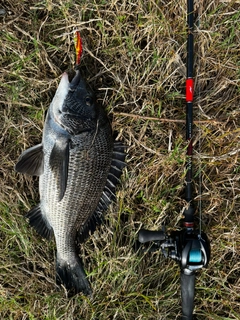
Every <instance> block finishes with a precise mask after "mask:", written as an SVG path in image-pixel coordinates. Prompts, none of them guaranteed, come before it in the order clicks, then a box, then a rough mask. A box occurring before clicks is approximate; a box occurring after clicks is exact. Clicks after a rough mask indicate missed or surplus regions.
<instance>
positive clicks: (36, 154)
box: [15, 144, 44, 176]
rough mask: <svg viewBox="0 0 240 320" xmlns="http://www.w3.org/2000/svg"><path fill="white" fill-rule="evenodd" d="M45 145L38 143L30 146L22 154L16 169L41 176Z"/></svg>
mask: <svg viewBox="0 0 240 320" xmlns="http://www.w3.org/2000/svg"><path fill="white" fill-rule="evenodd" d="M43 156H44V154H43V146H42V144H38V145H36V146H34V147H32V148H29V149H27V150H25V151H23V153H22V154H21V156H20V158H19V160H18V162H17V164H16V166H15V170H16V171H17V172H21V173H27V174H29V175H31V176H40V175H41V174H43V169H44V160H43Z"/></svg>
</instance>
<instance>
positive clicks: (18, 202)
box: [0, 0, 240, 320]
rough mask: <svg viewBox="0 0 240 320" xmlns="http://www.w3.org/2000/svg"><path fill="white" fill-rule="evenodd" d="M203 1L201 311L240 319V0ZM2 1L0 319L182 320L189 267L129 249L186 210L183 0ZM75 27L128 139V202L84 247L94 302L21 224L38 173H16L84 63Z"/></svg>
mask: <svg viewBox="0 0 240 320" xmlns="http://www.w3.org/2000/svg"><path fill="white" fill-rule="evenodd" d="M197 5H198V11H199V13H200V25H199V26H196V29H195V35H196V46H195V49H196V55H195V65H196V68H195V70H196V95H195V96H196V97H195V107H194V113H195V119H196V120H198V122H196V125H195V127H194V130H195V141H194V146H195V155H196V157H195V160H194V161H195V172H196V176H195V195H196V203H198V202H199V201H200V197H199V195H198V188H199V181H200V180H199V179H200V178H199V172H200V171H201V182H202V196H201V198H202V216H203V228H204V230H205V231H206V232H207V234H208V235H209V237H210V239H211V246H212V260H211V262H210V265H209V268H208V269H206V270H202V271H201V272H200V273H199V276H198V280H197V290H196V308H195V313H196V315H197V319H200V320H205V319H214V320H215V319H217V320H220V319H231V320H233V319H239V314H240V299H239V297H240V282H239V281H240V280H239V279H240V255H239V252H240V236H239V234H240V233H239V228H240V218H239V212H240V211H239V210H240V197H239V194H240V187H239V177H240V163H239V149H240V143H239V137H240V120H239V118H240V109H239V105H240V87H239V76H240V69H239V67H240V64H239V52H240V45H239V43H240V29H239V26H240V13H239V12H240V11H239V1H235V0H232V1H218V0H217V1H199V2H198V4H197ZM1 8H5V9H6V13H7V14H6V15H5V16H3V17H2V16H0V36H1V38H0V39H1V46H0V51H1V54H0V59H1V69H0V81H1V86H0V128H1V135H0V141H1V146H2V147H1V149H0V161H1V165H0V168H1V169H0V170H1V171H0V174H1V182H0V209H1V215H0V219H1V229H0V237H1V243H0V260H1V264H0V269H1V270H0V316H1V319H14V320H20V319H22V320H23V319H24V320H26V319H31V320H32V319H34V320H35V319H36V320H39V319H49V320H50V319H51V320H53V319H64V320H75V319H89V320H90V319H95V320H96V319H99V320H101V319H112V320H113V319H116V320H122V319H127V320H132V319H138V320H140V319H141V320H143V319H144V320H145V319H146V320H153V319H159V320H160V319H164V320H165V319H167V320H168V319H169V320H171V319H176V317H177V316H178V315H179V314H180V293H179V268H178V266H177V265H175V264H174V263H173V262H172V261H168V260H165V259H164V258H163V257H162V255H161V254H158V253H155V254H147V255H145V256H143V257H141V256H138V255H136V253H135V252H134V251H133V250H132V247H133V244H134V241H135V239H136V234H137V231H138V230H139V228H140V227H141V226H144V227H147V228H151V229H160V228H161V226H162V225H163V224H166V225H167V226H168V227H169V228H170V229H171V228H175V227H177V226H178V223H179V219H180V217H181V212H182V208H183V207H184V201H183V200H182V196H183V184H184V163H185V149H186V142H185V132H184V123H183V122H182V121H183V120H184V119H185V101H184V86H185V73H186V72H185V60H186V38H187V35H186V3H185V1H182V0H178V1H176V0H173V1H168V2H166V1H155V0H151V1H142V0H135V1H132V2H131V1H117V0H116V1H114V0H111V1H104V0H102V1H97V0H93V1H92V2H89V1H87V0H82V1H69V2H65V1H60V0H58V1H52V0H46V1H41V2H40V1H39V2H37V1H32V0H30V1H25V0H22V1H20V0H18V1H13V0H5V1H4V2H1V5H0V9H1ZM2 13H4V11H0V15H1V14H2ZM76 29H79V30H80V32H81V35H82V37H83V45H84V55H83V58H82V70H83V72H84V74H85V75H86V77H87V78H88V81H89V83H90V84H91V86H92V87H93V88H94V89H96V90H97V89H98V98H99V100H100V102H101V103H102V104H103V105H104V106H105V107H106V109H107V110H108V112H109V114H110V116H111V117H112V118H113V126H114V129H115V130H116V131H118V132H119V138H120V139H122V140H123V141H124V142H125V143H126V144H127V145H129V153H128V160H127V161H128V167H127V170H126V171H125V173H124V176H123V184H122V188H121V190H120V191H119V193H118V205H117V206H113V207H112V208H111V209H110V210H109V214H108V215H107V220H108V223H107V225H106V226H103V227H102V228H101V229H99V230H98V231H97V232H96V233H95V234H94V235H93V236H92V237H91V238H90V239H89V240H88V241H87V243H86V244H85V245H84V248H83V249H82V251H83V257H84V261H85V266H86V269H87V272H88V274H89V276H90V279H91V282H92V285H93V290H94V297H93V298H92V299H91V300H89V299H88V298H86V297H84V296H81V295H79V296H76V297H73V298H71V299H66V298H65V294H64V291H57V290H56V287H55V284H54V258H53V257H54V252H55V246H54V243H53V242H51V243H47V242H45V241H44V240H42V239H40V238H39V237H38V236H37V235H36V234H35V233H34V232H33V231H32V230H31V229H30V228H29V227H28V226H27V223H26V222H25V221H24V219H23V218H22V215H23V213H24V212H26V211H27V210H28V209H29V208H30V207H31V206H32V205H33V204H34V203H35V202H37V201H38V187H37V180H36V179H32V178H29V177H24V176H22V175H18V174H16V173H15V172H14V171H13V166H14V164H15V163H16V160H17V158H18V156H19V154H20V153H21V151H22V150H23V149H26V148H27V147H29V146H33V145H34V144H36V143H38V142H39V141H40V139H41V131H42V127H43V118H44V116H43V115H44V110H46V109H47V107H48V106H49V103H50V101H51V99H52V97H53V94H54V91H55V89H56V87H57V84H58V82H59V78H60V76H61V73H62V72H63V71H65V70H66V69H70V68H72V66H73V64H74V49H73V41H72V39H73V33H74V31H75V30H76ZM156 118H163V119H170V120H175V121H172V122H170V121H160V120H156ZM176 120H177V121H176ZM199 120H201V121H199ZM203 120H204V121H203ZM202 121H203V122H202Z"/></svg>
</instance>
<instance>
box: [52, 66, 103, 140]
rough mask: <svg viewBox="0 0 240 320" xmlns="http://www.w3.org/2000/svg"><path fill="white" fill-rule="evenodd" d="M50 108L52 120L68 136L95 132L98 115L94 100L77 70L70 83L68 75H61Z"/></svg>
mask: <svg viewBox="0 0 240 320" xmlns="http://www.w3.org/2000/svg"><path fill="white" fill-rule="evenodd" d="M50 108H52V113H53V118H54V120H55V121H56V122H57V123H58V124H59V125H60V126H61V127H62V128H64V129H65V130H66V131H67V132H69V133H70V134H73V135H76V134H79V133H81V132H86V131H94V130H96V127H97V119H98V115H99V110H98V106H97V103H96V98H95V96H94V94H93V93H92V91H91V90H90V88H89V87H88V85H87V83H86V81H85V80H84V78H83V77H82V76H81V74H80V72H79V70H77V71H76V75H75V76H74V78H73V79H72V81H71V82H69V79H68V74H67V73H66V72H65V73H64V74H63V76H62V79H61V81H60V84H59V86H58V89H57V91H56V94H55V96H54V98H53V101H52V103H51V106H50Z"/></svg>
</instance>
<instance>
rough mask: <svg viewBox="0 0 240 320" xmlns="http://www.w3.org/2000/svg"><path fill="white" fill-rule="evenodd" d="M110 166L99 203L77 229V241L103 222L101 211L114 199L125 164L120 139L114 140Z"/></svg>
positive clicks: (81, 239)
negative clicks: (80, 228)
mask: <svg viewBox="0 0 240 320" xmlns="http://www.w3.org/2000/svg"><path fill="white" fill-rule="evenodd" d="M112 157H113V158H112V162H111V167H110V170H109V173H108V177H107V182H106V185H105V187H104V189H103V193H102V196H101V198H100V200H99V203H98V205H97V207H96V209H95V211H94V213H93V214H92V216H91V217H90V218H89V219H88V221H87V222H86V223H85V225H84V226H83V228H82V230H80V231H79V234H78V237H77V241H78V242H79V243H81V242H83V241H84V240H85V239H86V238H87V237H88V236H89V233H93V232H94V231H95V230H96V227H97V225H100V224H101V223H102V222H103V213H104V211H106V210H107V208H108V206H109V205H110V203H111V202H112V201H115V200H116V195H115V192H116V187H117V185H118V184H119V182H120V176H121V174H122V170H123V168H124V167H125V166H126V163H125V157H126V153H125V146H124V145H123V144H122V143H121V142H120V141H115V142H114V145H113V155H112Z"/></svg>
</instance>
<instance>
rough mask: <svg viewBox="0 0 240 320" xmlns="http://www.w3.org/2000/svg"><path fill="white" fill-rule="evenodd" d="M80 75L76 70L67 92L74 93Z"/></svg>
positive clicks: (79, 80)
mask: <svg viewBox="0 0 240 320" xmlns="http://www.w3.org/2000/svg"><path fill="white" fill-rule="evenodd" d="M81 79H82V77H81V73H80V71H79V70H76V74H75V76H74V77H73V78H72V80H71V82H70V83H69V90H70V91H74V90H75V89H76V87H77V86H78V85H79V84H80V82H81Z"/></svg>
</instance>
